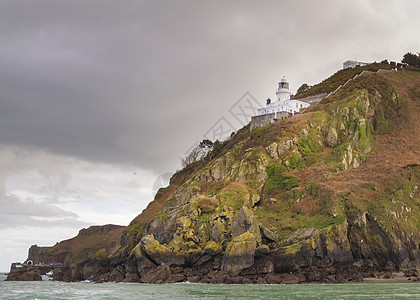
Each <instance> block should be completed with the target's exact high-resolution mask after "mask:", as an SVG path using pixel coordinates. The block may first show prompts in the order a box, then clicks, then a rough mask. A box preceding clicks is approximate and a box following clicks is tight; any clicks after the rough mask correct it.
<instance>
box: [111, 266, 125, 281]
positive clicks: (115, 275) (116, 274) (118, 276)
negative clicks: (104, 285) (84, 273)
mask: <svg viewBox="0 0 420 300" xmlns="http://www.w3.org/2000/svg"><path fill="white" fill-rule="evenodd" d="M108 280H109V281H113V282H123V281H124V270H123V268H122V267H121V266H118V267H117V268H115V269H114V270H112V272H111V274H109V278H108Z"/></svg>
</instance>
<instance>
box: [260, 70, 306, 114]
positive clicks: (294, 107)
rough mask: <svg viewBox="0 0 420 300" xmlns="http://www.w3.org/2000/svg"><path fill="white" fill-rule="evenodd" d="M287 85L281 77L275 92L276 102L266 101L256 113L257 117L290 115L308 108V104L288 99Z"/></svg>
mask: <svg viewBox="0 0 420 300" xmlns="http://www.w3.org/2000/svg"><path fill="white" fill-rule="evenodd" d="M290 94H291V93H290V89H289V83H288V82H287V80H286V78H285V77H283V78H282V80H281V81H280V82H279V87H278V89H277V91H276V95H277V101H271V99H270V98H269V99H267V106H266V107H264V108H260V109H258V111H257V116H263V115H267V114H272V113H274V114H276V115H277V113H281V112H287V113H290V114H292V115H294V114H295V113H299V112H300V110H301V109H305V108H307V107H309V106H310V104H309V103H306V102H303V101H299V100H293V99H290Z"/></svg>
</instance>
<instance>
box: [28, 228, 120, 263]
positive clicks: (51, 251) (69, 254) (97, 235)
mask: <svg viewBox="0 0 420 300" xmlns="http://www.w3.org/2000/svg"><path fill="white" fill-rule="evenodd" d="M124 228H125V227H124V226H118V225H103V226H91V227H89V228H86V229H81V230H80V231H79V234H78V235H77V236H76V237H74V238H72V239H69V240H65V241H62V242H60V243H57V244H56V245H54V246H52V247H39V246H37V245H32V246H31V248H29V251H28V259H27V260H32V262H33V263H34V264H39V263H41V264H50V263H52V264H63V265H64V266H71V265H76V264H77V263H80V262H84V261H86V260H87V259H88V258H89V257H91V256H92V255H94V254H96V253H97V252H98V251H100V250H102V252H105V253H108V254H109V253H111V252H112V250H113V249H114V247H115V245H116V244H117V242H118V241H119V238H120V236H121V234H122V231H123V230H124Z"/></svg>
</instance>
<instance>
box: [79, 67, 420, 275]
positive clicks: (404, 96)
mask: <svg viewBox="0 0 420 300" xmlns="http://www.w3.org/2000/svg"><path fill="white" fill-rule="evenodd" d="M378 68H386V66H383V65H381V64H372V65H369V66H367V67H363V68H355V69H349V70H342V71H339V72H337V73H336V74H334V75H333V76H331V77H330V78H328V79H327V80H325V81H324V82H323V83H321V84H320V85H315V86H314V87H312V88H311V89H309V90H307V91H305V92H302V94H301V96H302V97H304V96H308V95H309V93H310V94H312V93H314V94H316V93H321V92H331V91H333V90H335V89H336V88H337V87H338V86H339V85H341V84H343V83H345V82H346V81H348V79H350V78H353V77H354V75H356V74H358V73H360V72H361V71H362V70H377V69H378ZM419 86H420V73H419V72H413V71H398V72H390V73H387V74H368V75H365V76H360V77H357V78H355V79H353V80H351V81H349V82H348V83H347V84H346V85H345V86H344V87H342V88H341V89H340V90H338V91H337V92H336V93H334V94H333V95H332V96H330V97H328V98H325V99H324V100H322V101H321V102H320V103H319V104H318V105H317V106H315V107H311V108H310V109H308V110H306V111H305V113H304V114H300V115H296V116H294V117H291V118H289V119H286V120H282V121H278V122H276V123H273V124H271V125H269V126H266V127H259V128H256V129H254V130H253V131H250V130H249V126H245V127H244V128H242V129H241V130H239V131H238V132H237V133H236V134H234V135H233V136H232V137H231V138H230V139H229V140H228V141H225V142H223V143H217V147H213V148H212V149H209V150H208V151H206V155H201V157H200V159H195V160H194V161H193V162H191V163H190V162H189V163H187V164H185V168H184V169H183V170H181V171H179V172H177V173H176V174H174V176H173V177H172V178H171V181H170V185H169V186H168V187H166V188H162V189H160V190H159V191H158V193H157V194H156V197H155V199H154V200H153V201H152V202H151V203H150V204H149V205H148V207H147V208H146V209H145V210H144V211H143V212H142V213H141V214H140V215H139V216H137V217H136V218H135V219H134V220H133V221H132V222H131V223H130V224H129V226H127V228H125V229H124V232H123V233H122V234H121V237H120V239H119V242H118V244H117V245H116V247H115V248H114V249H113V250H112V251H108V249H109V248H106V247H103V246H101V247H98V248H97V249H96V250H95V252H93V253H92V254H94V253H96V254H95V256H94V257H96V256H97V257H99V258H101V261H102V259H103V258H104V256H105V255H106V256H107V258H108V259H109V266H108V268H107V269H106V268H105V267H104V266H103V265H101V268H102V269H101V270H105V269H106V270H108V271H106V272H108V277H107V279H108V280H118V281H142V282H176V281H184V280H188V281H191V282H227V281H229V280H230V281H229V282H236V283H240V282H244V283H246V282H248V283H249V282H259V283H267V282H268V283H270V282H308V281H323V282H342V281H346V280H360V277H361V276H373V275H375V274H376V275H377V274H379V273H375V272H386V271H395V270H399V269H410V268H416V267H418V266H419V265H420V246H419V245H420V236H419V234H418V230H419V229H420V222H419V221H418V220H419V219H420V197H419V191H418V189H419V184H420V167H419V160H420V153H419V151H420V150H419V149H420V147H419V146H420V121H419V119H418V115H419V113H420V102H419V101H420V89H419ZM207 144H208V145H210V144H209V143H208V142H206V143H203V147H204V146H206V145H207ZM214 149H217V150H214ZM213 150H214V151H213ZM102 248H105V249H106V252H105V251H102V250H100V249H102ZM98 250H100V251H98ZM92 254H90V255H92ZM94 257H93V258H94ZM89 264H91V265H92V258H91V260H90V262H89V263H87V264H86V265H89ZM86 265H85V266H83V265H81V266H79V267H78V268H79V271H77V272H78V274H79V275H78V276H79V277H77V278H80V276H81V275H80V274H84V273H86V274H90V276H91V277H92V278H93V279H94V278H95V274H94V273H92V272H90V271H89V272H87V271H83V268H85V267H86ZM89 270H90V269H89ZM290 272H292V273H293V275H290ZM102 273H103V272H102ZM282 274H284V275H282ZM285 274H287V275H285ZM101 276H103V274H102V275H101ZM231 276H235V278H236V279H232V277H231ZM291 276H292V277H293V278H292V277H291ZM82 277H83V276H82ZM83 278H85V277H83ZM92 278H91V279H92ZM101 278H102V277H101ZM116 278H117V279H116ZM228 278H230V279H228ZM85 279H89V278H85ZM232 280H233V281H232Z"/></svg>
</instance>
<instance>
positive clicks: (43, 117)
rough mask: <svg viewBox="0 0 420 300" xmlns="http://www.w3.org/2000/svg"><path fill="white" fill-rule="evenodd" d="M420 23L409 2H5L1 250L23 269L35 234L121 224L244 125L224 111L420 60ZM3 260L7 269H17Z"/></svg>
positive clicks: (0, 79) (0, 27)
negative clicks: (211, 144) (223, 126)
mask: <svg viewBox="0 0 420 300" xmlns="http://www.w3.org/2000/svg"><path fill="white" fill-rule="evenodd" d="M418 11H420V2H419V1H416V0H413V1H404V0H403V1H401V0H400V1H398V0H395V1H391V0H389V1H386V0H383V1H382V0H378V1H366V0H358V1H337V0H329V1H310V0H308V1H258V2H257V1H193V0H190V1H140V0H138V1H134V0H133V1H130V0H125V1H117V0H115V1H109V0H96V1H93V0H71V1H70V0H69V1H54V0H36V1H34V0H10V1H8V0H0V155H1V156H0V204H1V211H0V224H1V226H2V228H3V229H2V230H0V238H1V239H2V240H5V239H6V240H7V241H8V243H9V246H7V247H8V248H7V249H9V250H10V249H12V250H10V251H11V252H10V253H12V252H13V251H14V252H13V253H17V252H18V253H21V256H20V258H19V259H21V260H23V259H24V258H25V255H26V251H27V248H28V247H29V246H30V244H31V243H37V242H38V241H37V240H36V239H39V234H37V236H35V234H34V232H35V231H36V230H42V229H40V228H50V229H51V230H54V229H53V228H55V230H56V233H57V237H56V240H57V241H58V240H61V239H63V238H69V237H71V236H72V235H74V234H76V233H77V231H78V229H79V228H80V227H83V226H88V225H90V224H95V223H120V224H124V225H127V224H128V223H129V221H130V220H131V219H132V218H133V217H134V216H135V215H137V214H138V213H139V212H140V211H141V210H142V209H143V208H144V207H145V206H146V205H147V203H148V202H149V201H151V200H152V198H153V183H154V182H155V180H156V178H158V176H159V175H160V174H164V173H167V172H173V171H174V170H176V169H177V168H179V158H180V157H183V156H184V155H185V152H186V151H187V150H188V149H189V148H190V146H191V145H193V144H194V143H195V142H196V141H199V140H201V139H203V135H204V134H205V133H206V132H208V130H209V129H211V128H212V126H213V125H214V124H215V123H216V122H217V121H218V120H219V119H220V118H221V117H224V118H225V119H226V120H228V122H229V123H230V124H232V127H233V128H234V129H239V127H240V126H242V124H243V122H239V121H238V120H237V119H235V117H234V115H233V114H231V113H230V112H229V109H230V108H231V107H232V105H234V104H235V103H236V101H237V100H238V99H240V98H241V97H242V96H243V95H244V94H245V93H246V92H249V93H250V94H251V95H253V96H254V97H255V98H256V99H257V100H258V101H259V102H260V104H261V105H262V104H264V99H266V98H267V97H274V96H275V88H276V84H277V82H278V81H279V80H280V79H281V77H282V76H283V75H286V76H287V78H288V79H289V81H290V83H291V86H292V89H293V91H296V89H297V88H298V87H299V86H300V85H301V84H302V83H308V84H314V83H317V82H319V81H321V80H323V79H324V78H326V77H327V76H329V75H331V74H332V73H334V72H336V71H337V70H338V69H340V68H341V66H342V62H343V61H345V60H347V59H355V58H356V57H357V59H358V60H363V61H368V62H373V61H381V60H382V59H388V60H395V61H399V60H400V59H401V57H402V55H403V54H405V53H406V52H408V51H411V52H417V51H420V18H418ZM7 228H9V229H7ZM66 228H67V230H64V229H66ZM7 230H9V231H7ZM16 230H17V231H16ZM19 230H20V231H19ZM51 230H50V232H51ZM15 231H16V232H19V236H20V238H19V241H20V242H19V243H17V242H16V241H15V240H13V235H11V234H10V232H15ZM39 232H40V231H38V233H39ZM63 232H66V233H67V234H63ZM47 240H48V239H44V240H42V241H47ZM23 241H25V242H26V243H27V244H26V243H24V242H23ZM48 241H49V240H48ZM38 243H40V242H38ZM4 247H6V246H4ZM9 250H8V251H9ZM0 252H4V253H6V252H7V251H6V250H4V251H2V249H1V248H0ZM8 253H9V252H8ZM22 256H23V257H22ZM0 259H1V261H0V270H7V268H8V266H9V263H10V262H11V260H15V259H16V258H15V257H3V256H2V257H1V258H0Z"/></svg>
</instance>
